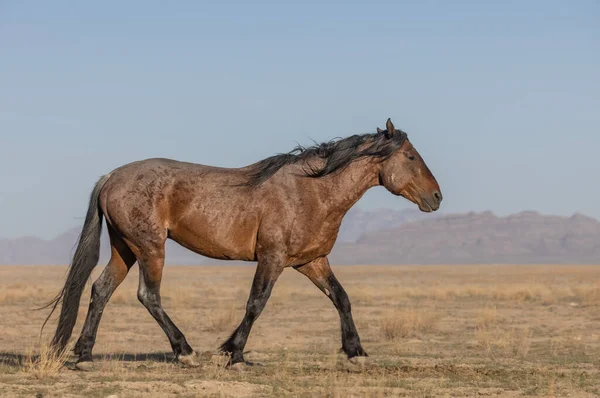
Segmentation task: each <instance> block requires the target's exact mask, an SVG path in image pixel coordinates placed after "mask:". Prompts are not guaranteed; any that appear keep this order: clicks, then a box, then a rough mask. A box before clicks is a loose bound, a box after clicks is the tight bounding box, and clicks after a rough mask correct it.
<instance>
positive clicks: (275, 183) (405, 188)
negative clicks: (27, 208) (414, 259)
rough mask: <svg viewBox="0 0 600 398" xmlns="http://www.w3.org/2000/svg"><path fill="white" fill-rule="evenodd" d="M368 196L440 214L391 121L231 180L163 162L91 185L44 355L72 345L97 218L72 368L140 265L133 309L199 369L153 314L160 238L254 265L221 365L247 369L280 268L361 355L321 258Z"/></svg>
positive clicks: (435, 189) (424, 173)
mask: <svg viewBox="0 0 600 398" xmlns="http://www.w3.org/2000/svg"><path fill="white" fill-rule="evenodd" d="M376 185H383V186H384V187H385V188H386V189H387V190H388V191H390V192H391V193H393V194H394V195H400V196H403V197H405V198H407V199H408V200H410V201H412V202H414V203H416V204H417V205H418V206H419V209H421V210H422V211H424V212H431V211H435V210H437V209H438V208H439V206H440V202H441V201H442V194H441V193H440V188H439V185H438V183H437V181H436V180H435V178H434V177H433V175H432V173H431V172H430V171H429V169H428V167H427V165H426V164H425V162H424V161H423V159H422V158H421V156H419V153H418V152H417V150H416V149H415V148H414V147H413V146H412V145H411V143H410V142H409V140H408V138H407V135H406V133H405V132H403V131H401V130H397V129H395V128H394V125H393V124H392V122H391V120H389V119H388V121H387V123H386V130H381V129H379V128H378V129H377V133H374V134H364V135H354V136H351V137H348V138H344V139H339V140H335V141H331V142H327V143H323V144H321V145H315V146H312V147H308V148H304V147H297V148H296V149H294V150H293V151H291V152H289V153H287V154H281V155H276V156H272V157H270V158H267V159H264V160H261V161H259V162H258V163H255V164H252V165H250V166H247V167H242V168H239V169H228V168H219V167H211V166H204V165H199V164H193V163H183V162H178V161H174V160H169V159H148V160H142V161H138V162H134V163H130V164H127V165H125V166H122V167H120V168H118V169H116V170H114V171H112V172H111V173H109V174H107V175H105V176H103V177H102V178H100V180H99V181H98V182H97V183H96V185H95V187H94V189H93V191H92V193H91V198H90V201H89V208H88V211H87V215H86V218H85V223H84V226H83V230H82V232H81V235H80V238H79V243H78V246H77V249H76V251H75V254H74V256H73V259H72V262H71V265H70V267H69V270H68V274H67V278H66V282H65V285H64V287H63V288H62V290H61V291H60V293H59V294H58V295H57V297H56V298H55V299H54V300H53V301H52V302H51V303H50V304H49V306H52V311H54V310H55V309H56V308H57V307H58V306H59V305H61V313H60V317H59V321H58V326H57V329H56V334H55V335H54V338H53V341H52V346H53V347H54V348H55V349H56V350H58V351H63V350H64V349H65V347H66V345H67V343H68V341H69V339H70V337H71V333H72V331H73V327H74V325H75V321H76V318H77V310H78V307H79V301H80V299H81V295H82V292H83V289H84V286H85V283H86V281H87V279H88V278H89V277H90V275H91V272H92V270H93V268H94V267H95V266H96V264H97V263H98V260H99V250H100V233H101V229H102V217H103V216H104V217H105V218H106V224H107V228H108V233H109V236H110V244H111V251H112V252H111V258H110V261H109V262H108V265H107V266H106V268H105V269H104V271H103V272H102V274H101V275H100V277H99V278H98V279H97V280H96V281H95V282H94V284H93V286H92V294H91V299H90V305H89V310H88V313H87V318H86V320H85V324H84V326H83V330H82V332H81V336H80V337H79V340H78V341H77V343H76V345H75V348H74V351H75V354H76V355H78V356H79V361H80V362H81V361H91V359H92V348H93V347H94V343H95V340H96V332H97V330H98V324H99V322H100V318H101V316H102V312H103V310H104V307H105V306H106V303H107V302H108V300H109V299H110V297H111V295H112V293H113V292H114V291H115V289H116V288H117V287H118V286H119V284H120V283H121V282H122V281H123V279H124V278H125V277H126V276H127V273H128V271H129V269H130V268H131V267H132V266H133V264H134V263H135V262H136V261H137V262H138V264H139V269H140V281H139V289H138V298H139V300H140V301H141V303H142V304H143V305H144V306H145V307H146V308H147V309H148V311H149V312H150V314H151V315H152V316H153V317H154V319H156V321H157V322H158V324H159V325H160V326H161V328H162V329H163V330H164V332H165V333H166V335H167V337H168V338H169V341H170V343H171V347H172V348H173V352H174V353H175V355H176V358H177V359H178V360H179V361H180V362H181V363H183V364H185V365H188V366H195V365H198V359H197V357H196V354H195V352H194V350H193V349H192V347H190V345H189V344H188V342H187V341H186V338H185V336H184V335H183V333H182V332H181V331H180V330H179V329H178V328H177V326H175V324H174V323H173V321H172V320H171V319H170V318H169V316H168V315H167V314H166V312H165V311H164V310H163V308H162V306H161V299H160V284H161V279H162V273H163V266H164V263H165V241H166V240H167V239H168V238H170V239H173V240H175V241H176V242H178V243H179V244H181V245H182V246H184V247H186V248H188V249H190V250H193V251H194V252H196V253H199V254H202V255H204V256H207V257H212V258H215V259H231V260H234V259H235V260H247V261H257V262H258V265H257V267H256V274H255V275H254V281H253V282H252V288H251V291H250V298H249V299H248V303H247V305H246V314H245V315H244V318H243V319H242V321H241V323H240V325H239V326H238V327H237V329H235V331H234V332H233V334H232V335H231V337H230V338H229V339H228V340H227V341H226V342H225V343H223V345H222V346H221V351H222V352H223V353H227V354H229V355H230V364H235V363H239V362H245V360H244V356H243V350H244V346H245V345H246V341H247V339H248V335H249V333H250V329H251V328H252V324H253V323H254V321H255V320H256V319H257V318H258V316H259V315H260V313H261V311H262V310H263V308H264V307H265V304H266V302H267V300H268V299H269V296H270V294H271V289H272V288H273V285H274V284H275V281H277V278H278V277H279V275H280V274H281V272H282V271H283V269H284V268H286V267H293V268H294V269H296V270H297V271H299V272H301V273H302V274H304V275H306V276H307V277H308V278H309V279H310V280H311V281H312V282H313V283H314V284H315V285H316V286H317V287H318V288H319V289H321V291H323V293H325V295H326V296H327V297H329V299H330V300H331V301H332V302H333V304H334V305H335V307H336V308H337V310H338V312H339V316H340V320H341V331H342V349H343V350H344V352H345V353H346V354H347V355H348V358H353V357H360V356H367V353H366V352H365V350H363V348H362V346H361V343H360V338H359V336H358V333H357V331H356V328H355V326H354V321H353V320H352V314H351V312H350V301H349V299H348V296H347V294H346V292H345V291H344V289H343V288H342V286H341V285H340V283H339V282H338V280H337V279H336V277H335V276H334V274H333V272H332V270H331V268H330V266H329V262H328V260H327V255H328V254H329V253H330V251H331V249H332V248H333V245H334V243H335V240H336V238H337V234H338V230H339V228H340V224H341V222H342V218H343V217H344V215H345V214H346V212H347V211H348V210H349V209H350V208H351V207H352V205H354V203H356V201H358V200H359V199H360V197H361V196H362V195H363V194H364V193H365V192H366V191H367V190H368V189H369V188H371V187H373V186H376ZM51 314H52V313H51ZM51 314H50V315H51ZM50 315H49V316H48V317H50Z"/></svg>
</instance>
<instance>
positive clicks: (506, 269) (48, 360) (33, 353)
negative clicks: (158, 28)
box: [0, 266, 600, 397]
mask: <svg viewBox="0 0 600 398" xmlns="http://www.w3.org/2000/svg"><path fill="white" fill-rule="evenodd" d="M100 271H101V267H99V269H98V270H96V271H95V275H98V273H99V272H100ZM335 271H336V274H337V276H338V279H339V280H340V281H341V282H342V284H343V285H344V287H345V289H346V291H347V292H348V294H349V296H350V299H351V301H352V306H353V315H354V319H355V322H356V325H357V329H358V331H359V333H360V336H361V340H362V342H363V345H364V348H365V349H366V350H367V352H368V353H369V355H370V359H371V361H372V362H373V364H372V366H371V367H368V368H366V369H363V370H362V371H359V369H356V368H354V367H352V366H349V365H348V363H347V361H346V360H345V358H344V356H343V355H342V354H340V353H339V347H340V337H339V336H340V331H339V318H338V314H337V312H336V310H335V309H334V308H333V306H332V305H331V303H330V301H329V300H328V299H327V298H326V297H325V296H324V295H323V294H322V293H321V292H319V291H318V290H317V289H316V288H315V287H314V286H313V285H312V284H311V283H310V282H309V281H308V280H307V279H306V278H305V277H303V276H302V275H300V274H299V273H297V272H294V271H293V270H288V271H286V272H284V274H283V275H282V277H281V278H280V280H279V281H278V283H277V285H276V286H275V289H274V291H273V295H272V298H271V300H270V301H269V303H268V304H267V307H266V309H265V311H264V312H263V314H262V315H261V317H260V319H259V320H258V321H257V322H256V324H255V327H254V329H253V330H252V334H251V335H250V339H249V341H248V345H247V347H246V350H247V351H248V352H247V354H246V357H247V359H248V360H250V361H255V362H259V363H262V364H264V366H259V367H253V368H249V369H248V370H246V371H245V372H241V373H240V372H235V371H231V370H227V369H224V368H223V367H222V366H219V364H218V363H216V362H214V361H212V360H210V359H209V356H208V355H206V356H203V361H202V365H201V367H200V368H195V369H184V368H182V367H180V366H179V365H178V364H176V363H174V362H173V356H172V354H171V353H170V347H169V343H168V341H167V339H166V337H165V335H164V333H163V332H162V330H161V329H160V327H159V326H158V325H157V324H156V322H155V321H154V320H153V319H152V318H151V316H150V315H149V314H148V313H147V311H146V310H145V309H144V308H143V307H142V306H141V304H140V303H139V302H138V300H137V297H136V290H137V280H138V279H137V275H135V274H137V269H135V268H134V269H133V270H132V272H131V273H132V275H129V276H128V278H127V279H126V280H125V282H124V283H123V284H122V286H121V287H120V288H119V290H118V291H117V292H115V295H114V296H113V299H112V300H111V302H110V303H109V305H108V307H107V308H106V310H105V312H104V315H103V320H102V323H101V325H100V329H99V332H98V339H97V345H96V348H95V351H94V352H95V354H96V357H95V369H94V370H93V371H90V372H74V371H71V370H66V369H65V368H64V367H62V365H63V364H64V361H65V360H68V361H72V360H73V359H74V358H73V357H70V358H66V357H60V358H55V357H53V356H52V355H50V352H49V351H48V350H47V348H46V347H41V348H40V347H39V344H38V342H39V340H38V338H39V335H38V333H39V327H40V326H41V324H42V322H43V319H44V316H45V315H46V312H44V311H33V310H32V309H33V308H35V307H37V306H40V305H41V304H43V303H45V302H46V301H48V300H49V299H50V298H51V297H52V296H53V295H54V294H55V293H56V292H57V290H58V289H59V287H60V283H61V282H62V281H63V277H64V268H63V267H0V319H2V323H1V324H0V332H1V333H0V396H2V397H4V396H35V395H38V396H44V397H53V396H57V397H63V396H64V397H73V396H93V397H107V396H128V397H129V396H132V397H142V396H144V397H145V396H165V397H166V396H182V397H196V396H236V397H238V396H242V397H243V396H246V397H255V396H259V397H260V396H278V397H279V396H319V397H320V396H329V397H346V396H360V397H370V396H405V397H437V396H467V397H470V396H502V397H505V396H506V397H511V396H532V397H533V396H567V395H570V396H577V397H595V396H600V370H599V369H600V293H599V291H600V290H599V288H600V285H599V281H600V267H593V266H589V267H584V266H550V267H546V266H435V267H429V266H422V267H405V266H402V267H392V266H390V267H383V266H361V267H335ZM253 272H254V268H253V267H237V266H236V267H231V266H225V267H223V266H222V267H167V269H166V270H165V279H164V283H163V288H162V293H163V304H164V307H165V310H166V311H167V313H168V314H169V316H170V317H171V318H172V319H173V320H174V322H175V323H176V324H177V325H178V326H179V328H180V329H181V330H182V331H183V332H184V333H185V335H186V337H187V339H188V341H189V342H190V344H191V345H192V346H193V347H194V348H195V349H196V351H197V352H199V353H205V352H206V353H211V352H214V351H215V349H216V348H217V347H218V346H219V344H220V343H221V342H222V341H223V340H224V339H225V338H227V336H228V335H229V334H230V333H231V332H232V331H233V329H234V328H235V326H236V324H237V323H238V322H239V321H240V320H241V318H242V316H243V313H244V308H245V304H246V299H247V294H248V291H249V288H250V283H251V280H252V275H253ZM88 300H89V287H88V290H86V292H85V293H84V298H83V300H82V303H81V308H80V318H79V320H78V323H77V326H76V329H75V332H74V336H73V338H74V339H75V338H76V337H77V334H78V333H79V331H80V329H81V325H82V322H83V320H84V318H85V312H86V310H87V305H88ZM52 329H53V327H52V325H49V326H48V328H47V330H46V335H45V336H44V341H47V340H49V338H50V334H51V332H52ZM24 347H37V348H35V350H27V349H25V348H24Z"/></svg>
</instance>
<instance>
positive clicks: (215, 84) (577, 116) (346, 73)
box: [0, 0, 600, 238]
mask: <svg viewBox="0 0 600 398" xmlns="http://www.w3.org/2000/svg"><path fill="white" fill-rule="evenodd" d="M388 117H391V118H392V120H393V121H394V123H395V125H396V127H398V128H401V129H402V130H404V131H407V132H408V134H409V138H410V140H411V142H412V143H413V144H414V145H415V147H416V148H417V150H419V152H420V153H421V155H422V156H423V158H424V159H425V161H426V162H427V164H428V166H429V167H430V169H431V170H432V172H433V173H434V175H435V176H436V178H437V179H438V182H439V184H440V186H441V189H442V192H443V194H444V202H443V203H442V211H444V212H448V213H454V212H467V211H484V210H491V211H493V212H494V213H496V214H498V215H507V214H512V213H517V212H520V211H524V210H534V211H539V212H542V213H546V214H559V215H571V214H573V213H575V212H580V213H584V214H587V215H589V216H592V217H595V218H600V177H599V176H600V160H599V158H598V156H599V154H600V127H599V126H600V3H599V2H598V1H596V0H588V1H586V0H578V1H571V2H566V1H564V0H560V1H554V0H548V1H534V0H532V1H504V2H491V1H487V2H486V1H453V2H446V1H412V2H406V1H394V2H391V1H390V2H380V1H362V2H352V1H343V2H327V1H318V2H313V1H298V2H286V1H277V2H260V1H252V2H248V1H240V2H230V1H219V2H203V1H178V2H164V1H127V2H122V1H108V0H107V1H102V2H72V1H61V0H57V1H53V2H41V1H27V0H19V1H17V0H0V238H14V237H18V236H23V235H36V236H40V237H44V238H51V237H53V236H56V235H58V234H60V233H62V232H64V231H65V230H67V229H69V228H72V227H75V226H78V225H80V224H81V223H82V220H83V217H84V215H85V211H86V207H87V199H88V195H89V193H90V190H91V188H92V186H93V185H94V183H95V182H96V180H97V179H98V178H99V177H100V176H101V175H103V174H106V173H108V172H110V171H111V170H112V169H114V168H116V167H118V166H120V165H122V164H125V163H128V162H131V161H135V160H139V159H144V158H151V157H167V158H173V159H178V160H185V161H190V162H195V163H202V164H209V165H218V166H224V167H239V166H244V165H247V164H250V163H253V162H255V161H258V160H260V159H263V158H265V157H267V156H270V155H272V154H274V153H281V152H287V151H289V150H291V149H292V148H293V147H294V146H295V145H296V143H300V144H305V145H307V144H311V143H312V140H314V141H326V140H329V139H332V138H335V137H344V136H348V135H352V134H357V133H369V132H374V131H375V129H376V127H378V126H379V127H384V125H385V121H386V119H387V118H388ZM357 206H359V207H360V208H362V209H374V208H390V209H404V208H415V206H414V205H413V204H411V203H409V202H408V201H406V200H405V199H402V198H399V197H395V196H393V195H391V194H389V193H388V192H387V191H386V190H385V189H384V188H382V187H376V188H373V189H372V190H371V191H369V192H368V193H367V195H365V196H364V197H363V199H361V201H360V202H359V203H358V204H357Z"/></svg>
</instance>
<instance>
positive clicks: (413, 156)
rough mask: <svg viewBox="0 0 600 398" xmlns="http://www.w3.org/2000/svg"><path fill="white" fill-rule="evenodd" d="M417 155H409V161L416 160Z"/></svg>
mask: <svg viewBox="0 0 600 398" xmlns="http://www.w3.org/2000/svg"><path fill="white" fill-rule="evenodd" d="M415 159H416V158H415V155H408V160H415Z"/></svg>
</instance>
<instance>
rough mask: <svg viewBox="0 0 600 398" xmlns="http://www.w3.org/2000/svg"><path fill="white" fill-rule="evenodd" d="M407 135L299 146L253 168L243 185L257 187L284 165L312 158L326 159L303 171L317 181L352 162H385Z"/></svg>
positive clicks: (359, 137) (398, 133) (356, 137)
mask: <svg viewBox="0 0 600 398" xmlns="http://www.w3.org/2000/svg"><path fill="white" fill-rule="evenodd" d="M406 138H407V135H406V133H405V132H403V131H401V130H396V132H395V133H394V134H393V135H392V136H391V137H390V136H389V135H388V133H387V130H386V131H383V132H381V133H375V134H362V135H353V136H350V137H347V138H341V139H335V140H332V141H329V142H324V143H322V144H316V145H313V146H310V147H303V146H301V145H298V146H297V147H296V148H294V149H293V150H292V151H291V152H288V153H283V154H280V155H275V156H271V157H268V158H266V159H263V160H261V161H260V162H258V163H255V164H254V165H252V166H251V167H252V169H253V170H252V172H251V174H250V177H249V179H248V182H247V183H246V185H248V186H258V185H260V184H262V183H263V182H265V181H266V180H268V179H269V178H270V177H271V176H273V174H275V173H276V172H277V171H278V170H279V169H281V168H282V167H283V166H287V165H289V164H295V163H298V162H301V161H304V160H307V159H310V158H312V157H318V158H321V159H324V160H325V163H324V164H323V165H322V166H320V167H314V166H312V167H310V166H307V168H306V169H305V170H304V175H305V176H306V177H311V178H320V177H324V176H326V175H329V174H332V173H335V172H337V171H340V170H342V169H344V168H345V167H346V166H348V165H349V164H350V163H352V162H353V161H355V160H357V159H360V158H364V157H373V158H377V159H379V160H385V159H387V158H388V157H389V156H390V155H392V154H393V153H394V152H395V151H396V150H397V149H398V148H400V146H402V144H403V143H404V141H406Z"/></svg>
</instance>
